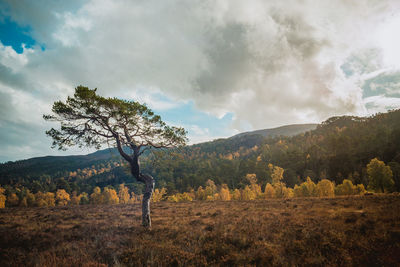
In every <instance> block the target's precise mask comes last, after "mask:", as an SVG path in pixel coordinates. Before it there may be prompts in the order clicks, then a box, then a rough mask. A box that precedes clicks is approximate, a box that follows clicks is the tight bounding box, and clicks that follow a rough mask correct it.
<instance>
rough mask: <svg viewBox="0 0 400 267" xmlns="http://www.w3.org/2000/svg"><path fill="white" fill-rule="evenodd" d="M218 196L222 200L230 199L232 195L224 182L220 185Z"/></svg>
mask: <svg viewBox="0 0 400 267" xmlns="http://www.w3.org/2000/svg"><path fill="white" fill-rule="evenodd" d="M219 197H220V199H221V200H223V201H229V200H231V198H232V196H231V193H230V192H229V188H228V186H227V185H226V184H223V185H222V186H221V189H220V190H219Z"/></svg>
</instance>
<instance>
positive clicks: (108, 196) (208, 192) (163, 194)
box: [0, 158, 394, 208]
mask: <svg viewBox="0 0 400 267" xmlns="http://www.w3.org/2000/svg"><path fill="white" fill-rule="evenodd" d="M268 168H269V170H270V172H271V177H272V184H271V183H267V184H266V186H265V188H264V190H262V187H261V186H260V184H259V183H258V181H257V175H256V174H254V173H252V174H247V175H246V179H247V181H248V183H249V185H246V186H245V187H244V188H243V189H238V188H236V189H234V190H230V189H229V187H228V186H227V185H226V184H222V185H220V186H217V185H216V184H215V183H214V181H212V180H210V179H209V180H207V182H206V184H205V187H204V188H203V186H199V187H198V189H197V190H196V191H195V190H194V189H191V190H190V191H189V192H184V193H176V194H169V195H168V194H167V189H166V188H165V187H163V188H161V189H158V188H157V189H155V191H154V194H153V197H152V201H153V202H158V201H171V202H183V201H193V200H200V201H215V200H222V201H230V200H255V199H270V198H293V197H334V196H340V195H362V194H365V193H366V192H367V191H366V190H365V187H364V185H363V184H358V185H353V183H352V181H350V180H348V179H345V180H343V183H342V184H339V185H337V186H335V183H334V182H332V181H330V180H327V179H322V180H320V181H319V182H318V183H314V182H313V181H312V180H311V178H310V177H307V179H306V181H305V182H303V183H301V184H300V185H295V186H294V188H290V187H287V186H286V184H285V183H284V182H283V174H284V169H283V168H281V167H279V166H274V165H272V164H269V165H268ZM367 174H368V178H369V183H368V190H369V191H373V192H378V193H387V192H391V191H393V190H394V181H393V174H392V171H391V169H390V167H389V166H386V165H385V163H384V162H382V161H380V160H378V159H376V158H375V159H372V160H371V162H370V163H369V164H368V165H367ZM141 199H142V195H136V194H135V193H134V192H133V191H131V192H129V189H128V187H126V186H125V185H124V184H120V185H119V187H118V192H117V191H116V190H115V189H114V188H110V187H105V188H104V189H103V191H102V190H101V189H100V188H99V187H95V188H94V190H93V193H92V194H90V196H89V195H88V194H87V193H85V192H83V193H80V194H78V193H77V192H76V191H74V192H73V193H72V195H70V194H69V193H67V192H66V191H65V190H64V189H58V190H57V191H56V192H55V193H52V192H41V191H39V192H37V193H35V194H34V193H31V192H30V190H29V189H27V188H13V189H12V190H10V189H8V190H5V189H4V188H1V187H0V208H4V207H6V206H7V207H16V206H20V207H21V206H22V207H28V206H29V207H31V206H36V207H43V206H55V205H58V206H65V205H80V204H89V203H91V204H120V203H121V204H131V203H137V202H140V201H141Z"/></svg>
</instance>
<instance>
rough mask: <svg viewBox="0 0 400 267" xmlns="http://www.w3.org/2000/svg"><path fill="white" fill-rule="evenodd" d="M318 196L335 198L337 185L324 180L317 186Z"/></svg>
mask: <svg viewBox="0 0 400 267" xmlns="http://www.w3.org/2000/svg"><path fill="white" fill-rule="evenodd" d="M316 195H317V196H319V197H334V196H335V185H334V184H333V183H332V182H331V181H329V180H328V179H322V180H321V181H319V182H318V184H317V188H316Z"/></svg>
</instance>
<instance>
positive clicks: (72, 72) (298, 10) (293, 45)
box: [0, 0, 400, 162]
mask: <svg viewBox="0 0 400 267" xmlns="http://www.w3.org/2000/svg"><path fill="white" fill-rule="evenodd" d="M399 31H400V1H398V0H393V1H391V0H335V1H331V0H321V1H314V0H309V1H307V0H297V1H291V0H287V1H281V0H274V1H262V0H260V1H257V0H254V1H253V0H249V1H240V0H236V1H235V0H212V1H209V0H191V1H184V0H171V1H154V0H146V1H143V0H136V1H132V0H72V1H63V0H36V1H30V0H19V1H13V0H0V162H5V161H9V160H20V159H26V158H31V157H38V156H45V155H70V154H87V153H89V152H92V150H88V149H85V148H83V149H79V148H71V149H69V150H67V151H58V150H53V149H51V148H50V146H51V140H50V138H48V137H47V136H46V135H45V131H46V130H47V129H50V128H51V127H56V126H57V125H55V124H52V123H50V122H46V121H44V120H43V118H42V115H43V114H49V113H50V112H51V106H52V103H53V102H54V101H57V100H65V99H66V98H67V96H68V95H72V94H73V91H74V88H75V87H76V86H78V85H84V86H88V87H89V88H98V93H99V94H101V95H104V96H108V97H119V98H122V99H129V100H135V101H139V102H142V103H146V104H147V105H148V106H149V107H150V108H152V109H153V111H155V112H156V113H158V114H160V115H161V117H162V119H163V120H164V121H166V122H167V123H168V124H171V125H176V126H182V127H184V128H185V129H186V130H187V131H188V137H189V140H190V143H191V144H193V143H198V142H203V141H208V140H213V139H216V138H223V137H229V136H232V135H234V134H237V133H239V132H243V131H249V130H256V129H265V128H273V127H278V126H282V125H287V124H298V123H319V122H322V121H324V120H326V119H328V118H329V117H331V116H338V115H356V116H368V115H372V114H375V113H377V112H385V111H387V110H390V109H396V108H400V49H399V47H400V32H399Z"/></svg>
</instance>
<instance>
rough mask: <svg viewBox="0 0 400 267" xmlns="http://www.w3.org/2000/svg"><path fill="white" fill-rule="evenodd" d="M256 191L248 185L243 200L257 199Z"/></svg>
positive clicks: (243, 192) (243, 193) (244, 190)
mask: <svg viewBox="0 0 400 267" xmlns="http://www.w3.org/2000/svg"><path fill="white" fill-rule="evenodd" d="M256 197H257V195H256V193H255V192H254V191H253V190H251V189H250V187H249V186H248V185H246V187H245V188H244V189H243V191H242V200H254V199H256Z"/></svg>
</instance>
